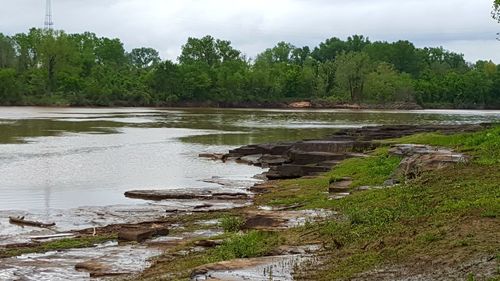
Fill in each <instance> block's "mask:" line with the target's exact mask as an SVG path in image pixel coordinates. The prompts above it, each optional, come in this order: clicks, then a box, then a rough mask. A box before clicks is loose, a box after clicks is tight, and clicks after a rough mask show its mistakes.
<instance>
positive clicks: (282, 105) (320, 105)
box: [0, 101, 500, 111]
mask: <svg viewBox="0 0 500 281" xmlns="http://www.w3.org/2000/svg"><path fill="white" fill-rule="evenodd" d="M0 107H40V108H42V107H47V108H141V107H147V108H186V109H195V108H200V109H202V108H206V109H252V108H261V109H292V110H293V109H297V110H301V109H302V110H304V109H311V110H314V109H348V110H408V111H410V110H433V109H435V110H500V107H491V108H490V107H487V106H477V107H454V106H451V105H429V106H421V105H419V104H417V103H387V104H365V103H362V104H355V103H338V104H336V103H328V102H317V101H313V102H309V101H300V102H289V103H287V102H262V103H260V102H241V103H217V102H180V103H171V104H164V105H163V104H162V105H128V104H117V105H110V106H99V105H61V104H59V105H58V104H46V105H45V104H43V105H40V104H33V105H32V104H23V105H2V104H0Z"/></svg>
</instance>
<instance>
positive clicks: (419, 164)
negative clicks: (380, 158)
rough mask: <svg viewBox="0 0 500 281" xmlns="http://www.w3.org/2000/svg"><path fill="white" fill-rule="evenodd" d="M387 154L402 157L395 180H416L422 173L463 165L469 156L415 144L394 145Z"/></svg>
mask: <svg viewBox="0 0 500 281" xmlns="http://www.w3.org/2000/svg"><path fill="white" fill-rule="evenodd" d="M389 153H391V154H393V155H399V156H403V157H404V158H403V160H402V161H401V164H400V165H399V167H398V169H397V171H396V173H395V175H394V177H393V178H395V179H399V178H405V179H412V178H416V177H418V176H420V175H421V174H422V173H425V172H429V171H435V170H439V169H443V168H445V167H448V166H450V165H454V164H458V163H465V162H467V161H469V159H470V157H469V156H467V155H465V154H462V153H458V152H455V151H453V150H451V149H445V148H436V147H432V146H428V145H415V144H399V145H394V146H393V147H392V148H391V149H390V150H389Z"/></svg>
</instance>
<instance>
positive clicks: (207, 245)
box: [194, 240, 223, 248]
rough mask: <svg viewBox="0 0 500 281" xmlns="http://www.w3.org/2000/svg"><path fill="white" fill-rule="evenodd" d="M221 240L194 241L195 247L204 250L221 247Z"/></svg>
mask: <svg viewBox="0 0 500 281" xmlns="http://www.w3.org/2000/svg"><path fill="white" fill-rule="evenodd" d="M222 243H223V240H200V241H196V242H195V243H194V244H195V246H199V247H204V248H215V247H217V246H220V245H222Z"/></svg>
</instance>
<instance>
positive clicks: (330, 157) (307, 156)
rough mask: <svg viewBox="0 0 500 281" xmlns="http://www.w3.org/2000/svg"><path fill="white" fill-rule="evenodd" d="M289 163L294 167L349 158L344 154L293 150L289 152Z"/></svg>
mask: <svg viewBox="0 0 500 281" xmlns="http://www.w3.org/2000/svg"><path fill="white" fill-rule="evenodd" d="M289 155H290V160H291V163H293V164H296V165H307V164H316V163H320V162H325V161H339V160H344V159H346V158H348V157H349V155H347V154H344V153H330V152H314V151H313V152H310V151H301V150H293V151H290V152H289Z"/></svg>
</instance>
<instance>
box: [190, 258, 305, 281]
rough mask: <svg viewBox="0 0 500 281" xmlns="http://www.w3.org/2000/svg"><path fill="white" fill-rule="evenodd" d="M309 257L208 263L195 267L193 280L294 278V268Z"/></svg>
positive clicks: (284, 280)
mask: <svg viewBox="0 0 500 281" xmlns="http://www.w3.org/2000/svg"><path fill="white" fill-rule="evenodd" d="M309 259H310V256H309V255H282V256H271V257H261V258H251V259H236V260H231V261H224V262H219V263H214V264H207V265H203V266H200V267H198V268H196V269H194V270H193V271H192V273H191V280H193V281H201V280H231V281H244V280H262V281H264V280H274V281H287V280H293V272H294V269H295V268H297V266H299V265H300V264H301V263H302V262H305V261H307V260H309Z"/></svg>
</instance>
